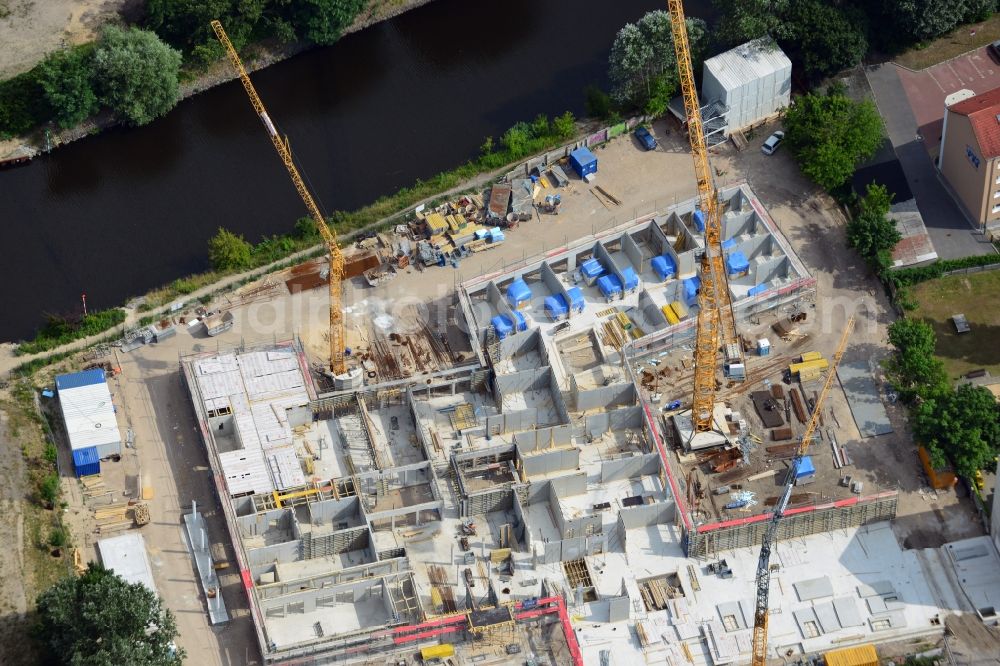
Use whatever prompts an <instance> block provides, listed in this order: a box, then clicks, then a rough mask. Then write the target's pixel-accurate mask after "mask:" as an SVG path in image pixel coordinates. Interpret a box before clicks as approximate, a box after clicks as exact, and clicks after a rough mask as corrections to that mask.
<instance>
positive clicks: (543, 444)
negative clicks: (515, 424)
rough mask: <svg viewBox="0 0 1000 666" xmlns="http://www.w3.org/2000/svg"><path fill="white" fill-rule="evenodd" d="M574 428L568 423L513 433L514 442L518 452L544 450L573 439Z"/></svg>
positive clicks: (566, 443) (563, 444)
mask: <svg viewBox="0 0 1000 666" xmlns="http://www.w3.org/2000/svg"><path fill="white" fill-rule="evenodd" d="M573 435H574V428H573V427H572V426H568V425H560V426H553V427H550V428H539V429H537V430H527V431H525V432H516V433H514V443H515V444H516V445H517V448H518V450H519V451H520V453H521V454H522V455H523V454H527V453H533V452H535V451H544V450H545V449H548V448H550V447H552V446H568V445H569V444H570V442H571V441H572V439H573Z"/></svg>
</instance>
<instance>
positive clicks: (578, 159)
mask: <svg viewBox="0 0 1000 666" xmlns="http://www.w3.org/2000/svg"><path fill="white" fill-rule="evenodd" d="M569 163H570V164H571V165H572V166H573V170H574V171H576V173H577V174H578V175H579V176H580V178H583V177H585V176H587V175H588V174H592V173H597V157H596V156H595V155H594V153H592V152H590V148H587V147H586V146H580V147H579V148H577V149H576V150H574V151H573V152H572V153H570V154H569Z"/></svg>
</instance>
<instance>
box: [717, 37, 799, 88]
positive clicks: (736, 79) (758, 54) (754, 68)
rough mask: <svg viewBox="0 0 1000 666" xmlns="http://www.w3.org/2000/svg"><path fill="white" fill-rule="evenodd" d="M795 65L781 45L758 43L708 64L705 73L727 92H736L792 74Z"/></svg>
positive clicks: (721, 56) (735, 49)
mask: <svg viewBox="0 0 1000 666" xmlns="http://www.w3.org/2000/svg"><path fill="white" fill-rule="evenodd" d="M791 67H792V61H791V60H789V59H788V56H786V55H785V53H784V51H782V50H781V49H780V48H779V47H778V45H777V44H775V43H774V42H771V41H770V40H766V39H758V40H754V41H752V42H747V43H746V44H741V45H740V46H737V47H736V48H734V49H730V50H729V51H726V52H725V53H720V54H719V55H717V56H715V57H713V58H709V59H708V60H706V61H705V71H707V72H710V73H711V74H712V76H714V77H715V79H716V80H717V81H718V82H719V83H720V84H721V85H722V87H723V88H725V89H726V90H735V89H736V88H739V87H740V86H743V85H745V84H746V83H748V82H750V81H756V80H759V79H763V78H766V77H768V76H770V75H772V74H776V73H778V72H783V71H785V70H790V69H791Z"/></svg>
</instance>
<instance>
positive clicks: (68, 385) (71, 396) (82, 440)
mask: <svg viewBox="0 0 1000 666" xmlns="http://www.w3.org/2000/svg"><path fill="white" fill-rule="evenodd" d="M56 389H57V391H58V392H59V405H60V407H61V408H62V415H63V422H64V423H65V424H66V436H67V437H68V439H69V446H70V449H71V450H72V451H73V462H74V465H75V466H76V469H77V474H78V475H80V476H83V475H85V474H96V473H97V472H100V463H99V461H100V460H101V459H102V458H107V457H109V456H113V455H116V454H120V453H121V450H122V436H121V431H120V430H119V429H118V420H117V418H116V417H115V407H114V403H113V402H112V400H111V390H110V389H109V388H108V382H107V380H106V379H105V378H104V371H103V370H101V369H100V368H95V369H93V370H85V371H83V372H75V373H73V374H69V375H59V376H58V377H56Z"/></svg>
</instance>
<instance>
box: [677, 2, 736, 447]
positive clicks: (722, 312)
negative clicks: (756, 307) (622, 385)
mask: <svg viewBox="0 0 1000 666" xmlns="http://www.w3.org/2000/svg"><path fill="white" fill-rule="evenodd" d="M667 7H668V9H669V10H670V28H671V31H672V33H673V38H674V53H675V54H676V57H677V74H678V78H679V79H680V84H681V92H682V93H683V96H684V112H685V114H686V115H687V123H688V140H689V141H690V143H691V156H692V157H693V158H694V171H695V177H696V178H697V180H698V198H699V203H700V207H701V211H702V214H703V215H704V216H705V254H704V255H702V259H701V291H700V293H699V294H698V306H699V307H698V329H697V334H696V336H695V352H694V398H693V400H692V406H691V420H692V422H693V424H694V432H708V431H710V430H712V409H713V407H714V405H715V391H716V370H717V368H718V354H719V347H720V346H721V345H722V343H723V342H732V341H734V340H735V339H736V319H735V317H734V315H733V309H732V302H731V301H730V298H729V284H728V281H727V279H726V270H725V268H726V267H725V265H724V263H723V254H722V211H721V207H720V205H719V195H718V191H717V190H716V189H715V183H714V181H713V179H712V170H711V166H710V165H709V163H708V148H707V146H706V144H705V131H704V127H703V125H702V119H701V107H700V105H699V102H698V89H697V88H696V87H695V82H694V71H693V67H692V65H691V47H690V45H689V44H688V34H687V25H686V23H685V19H684V5H683V2H682V0H667Z"/></svg>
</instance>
